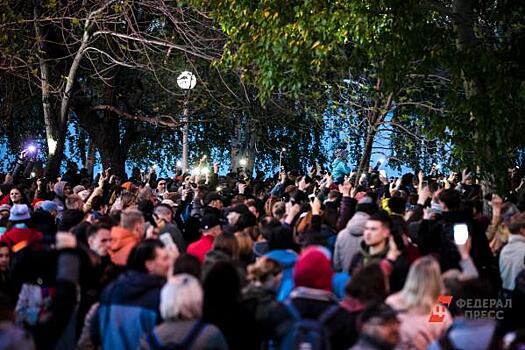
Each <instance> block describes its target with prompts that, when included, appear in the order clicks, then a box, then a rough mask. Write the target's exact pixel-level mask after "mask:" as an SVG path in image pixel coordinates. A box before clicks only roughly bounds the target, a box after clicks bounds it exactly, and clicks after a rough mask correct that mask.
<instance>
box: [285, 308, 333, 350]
mask: <svg viewBox="0 0 525 350" xmlns="http://www.w3.org/2000/svg"><path fill="white" fill-rule="evenodd" d="M284 305H285V306H286V308H287V309H288V312H289V313H290V314H291V316H292V317H293V325H292V326H291V328H290V330H289V331H288V334H287V335H286V337H285V338H284V340H283V342H282V344H281V349H283V350H284V349H286V350H300V349H309V350H327V349H330V334H329V332H328V330H327V329H326V327H325V323H326V321H328V320H329V319H330V318H332V316H334V315H335V314H336V313H337V311H338V310H339V306H338V305H332V306H330V307H328V308H327V309H326V310H325V311H324V312H323V313H322V314H321V315H320V316H319V317H318V318H317V319H306V318H302V317H301V314H300V313H299V311H298V310H297V309H296V308H295V306H294V305H293V304H292V302H291V301H290V300H288V301H287V302H286V303H285V304H284Z"/></svg>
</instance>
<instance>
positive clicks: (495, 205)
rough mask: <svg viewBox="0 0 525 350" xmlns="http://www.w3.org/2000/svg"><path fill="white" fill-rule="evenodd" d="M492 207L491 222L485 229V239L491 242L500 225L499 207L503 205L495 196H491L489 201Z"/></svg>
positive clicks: (498, 197)
mask: <svg viewBox="0 0 525 350" xmlns="http://www.w3.org/2000/svg"><path fill="white" fill-rule="evenodd" d="M490 204H491V207H492V220H491V222H490V226H489V227H488V228H487V239H488V240H489V242H490V241H492V239H494V236H495V235H496V232H497V231H498V228H499V226H500V224H501V206H502V204H503V199H501V197H500V196H498V195H497V194H493V195H492V200H491V201H490Z"/></svg>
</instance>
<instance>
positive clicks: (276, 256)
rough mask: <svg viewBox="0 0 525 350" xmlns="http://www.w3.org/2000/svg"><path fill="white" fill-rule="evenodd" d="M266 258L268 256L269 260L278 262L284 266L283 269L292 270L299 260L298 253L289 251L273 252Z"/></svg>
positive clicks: (279, 250) (278, 250)
mask: <svg viewBox="0 0 525 350" xmlns="http://www.w3.org/2000/svg"><path fill="white" fill-rule="evenodd" d="M264 256H266V257H267V258H268V259H271V260H273V261H276V262H278V263H279V264H280V265H282V267H283V269H289V268H292V267H293V266H294V265H295V263H296V261H297V258H298V255H297V253H296V252H294V251H293V250H289V249H287V250H283V249H277V250H272V251H271V252H269V253H267V254H265V255H264Z"/></svg>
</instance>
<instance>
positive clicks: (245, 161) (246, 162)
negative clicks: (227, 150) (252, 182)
mask: <svg viewBox="0 0 525 350" xmlns="http://www.w3.org/2000/svg"><path fill="white" fill-rule="evenodd" d="M239 164H240V165H241V166H242V167H243V168H244V167H246V164H248V161H247V160H246V159H244V158H243V159H241V160H240V161H239Z"/></svg>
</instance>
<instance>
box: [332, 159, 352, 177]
mask: <svg viewBox="0 0 525 350" xmlns="http://www.w3.org/2000/svg"><path fill="white" fill-rule="evenodd" d="M351 172H352V169H350V167H348V165H346V163H345V162H344V161H343V160H342V159H339V158H337V159H336V160H334V161H333V162H332V179H334V182H337V183H343V181H344V180H345V175H350V173H351Z"/></svg>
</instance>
